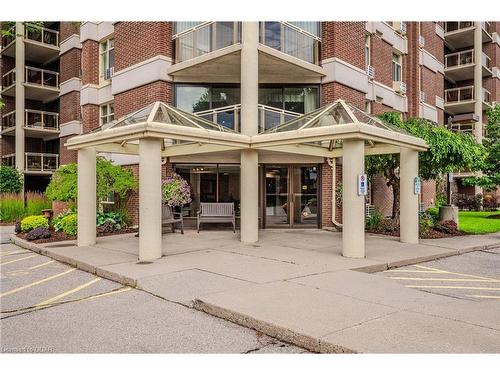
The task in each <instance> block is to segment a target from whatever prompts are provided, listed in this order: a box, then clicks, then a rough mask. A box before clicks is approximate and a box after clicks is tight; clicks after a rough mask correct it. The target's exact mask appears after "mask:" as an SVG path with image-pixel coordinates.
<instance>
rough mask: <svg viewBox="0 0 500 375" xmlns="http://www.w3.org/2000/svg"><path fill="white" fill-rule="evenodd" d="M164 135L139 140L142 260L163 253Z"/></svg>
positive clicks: (140, 258) (153, 257)
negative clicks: (162, 172)
mask: <svg viewBox="0 0 500 375" xmlns="http://www.w3.org/2000/svg"><path fill="white" fill-rule="evenodd" d="M162 142H163V140H162V139H156V138H142V139H140V140H139V260H140V261H152V260H155V259H159V258H161V256H162V246H161V204H162V202H161V201H162V191H161V144H162Z"/></svg>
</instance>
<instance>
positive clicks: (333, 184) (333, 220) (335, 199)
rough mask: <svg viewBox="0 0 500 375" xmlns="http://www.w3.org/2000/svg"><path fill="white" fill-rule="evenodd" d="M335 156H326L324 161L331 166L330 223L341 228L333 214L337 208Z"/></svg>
mask: <svg viewBox="0 0 500 375" xmlns="http://www.w3.org/2000/svg"><path fill="white" fill-rule="evenodd" d="M336 160H337V159H336V158H327V159H326V162H327V163H328V165H329V166H330V167H331V168H332V223H333V225H334V226H335V227H337V228H342V223H339V222H338V221H337V220H336V219H335V216H336V215H335V214H336V210H337V202H336V201H337V196H336V195H337V193H336V185H337V163H336Z"/></svg>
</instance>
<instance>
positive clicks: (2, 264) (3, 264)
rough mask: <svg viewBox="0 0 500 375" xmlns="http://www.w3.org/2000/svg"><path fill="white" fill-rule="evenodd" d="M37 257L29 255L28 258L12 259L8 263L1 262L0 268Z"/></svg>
mask: <svg viewBox="0 0 500 375" xmlns="http://www.w3.org/2000/svg"><path fill="white" fill-rule="evenodd" d="M37 256H38V255H36V254H35V255H30V256H27V257H24V258H19V259H14V260H10V261H8V262H3V263H0V266H5V265H6V264H11V263H16V262H20V261H21V260H25V259H29V258H34V257H37Z"/></svg>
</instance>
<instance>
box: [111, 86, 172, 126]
mask: <svg viewBox="0 0 500 375" xmlns="http://www.w3.org/2000/svg"><path fill="white" fill-rule="evenodd" d="M155 101H160V102H164V103H171V102H172V84H171V83H169V82H164V81H156V82H152V83H149V84H147V85H144V86H141V87H137V88H135V89H132V90H128V91H125V92H122V93H120V94H117V95H115V118H119V117H121V116H123V115H126V114H128V113H130V112H133V111H135V110H138V109H141V108H143V107H145V106H147V105H148V104H150V103H153V102H155Z"/></svg>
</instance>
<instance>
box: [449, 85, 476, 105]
mask: <svg viewBox="0 0 500 375" xmlns="http://www.w3.org/2000/svg"><path fill="white" fill-rule="evenodd" d="M444 100H445V104H450V103H460V102H467V101H471V100H474V86H465V87H456V88H452V89H447V90H444Z"/></svg>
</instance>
